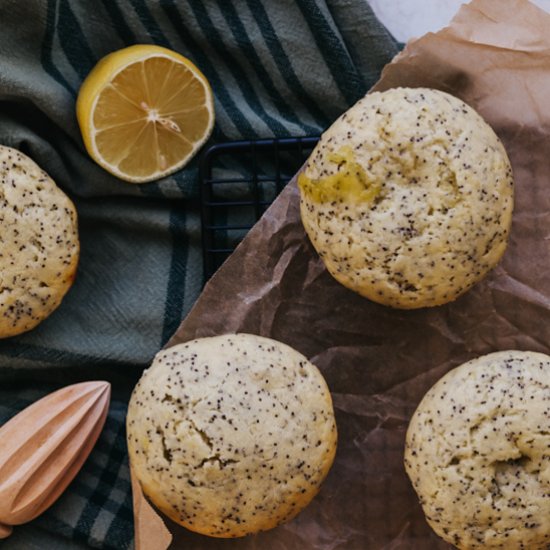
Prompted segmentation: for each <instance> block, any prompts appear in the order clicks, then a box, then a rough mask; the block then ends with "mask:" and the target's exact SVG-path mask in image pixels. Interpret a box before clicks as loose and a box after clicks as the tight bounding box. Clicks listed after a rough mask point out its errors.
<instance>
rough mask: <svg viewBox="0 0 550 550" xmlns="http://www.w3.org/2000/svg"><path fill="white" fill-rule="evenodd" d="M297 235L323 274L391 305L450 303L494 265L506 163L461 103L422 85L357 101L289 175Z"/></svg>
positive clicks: (509, 198) (507, 206) (500, 241)
mask: <svg viewBox="0 0 550 550" xmlns="http://www.w3.org/2000/svg"><path fill="white" fill-rule="evenodd" d="M298 184H299V187H300V193H301V205H300V208H301V216H302V221H303V224H304V227H305V230H306V232H307V234H308V236H309V238H310V240H311V242H312V244H313V246H314V247H315V249H316V250H317V252H318V253H319V255H320V257H321V258H322V260H323V261H324V263H325V265H326V267H327V269H328V271H329V272H330V273H331V275H332V276H333V277H334V278H335V279H336V280H338V281H339V282H340V283H342V284H343V285H344V286H346V287H348V288H350V289H352V290H354V291H356V292H358V293H359V294H361V295H363V296H365V297H367V298H369V299H371V300H373V301H375V302H378V303H380V304H384V305H389V306H392V307H396V308H405V309H409V308H420V307H427V306H437V305H440V304H444V303H446V302H449V301H452V300H454V299H455V298H457V297H458V296H460V295H461V294H462V293H464V292H466V290H468V289H469V288H470V287H471V286H472V285H473V284H474V283H476V282H477V281H479V280H480V279H482V278H483V277H484V276H485V275H486V274H487V272H488V271H489V270H491V269H492V268H493V267H494V266H495V265H496V264H497V262H498V261H499V260H500V258H501V256H502V254H503V253H504V250H505V248H506V243H507V239H508V233H509V231H510V224H511V219H512V209H513V179H512V170H511V167H510V162H509V160H508V157H507V155H506V152H505V150H504V147H503V146H502V144H501V142H500V140H499V139H498V137H497V136H496V134H495V133H494V132H493V130H492V129H491V128H490V127H489V126H488V125H487V124H486V123H485V121H484V120H483V119H482V118H481V117H480V116H479V115H478V114H477V113H476V112H475V111H474V110H473V109H472V108H471V107H469V106H468V105H466V104H465V103H464V102H462V101H461V100H459V99H457V98H456V97H453V96H451V95H449V94H446V93H443V92H440V91H437V90H430V89H424V88H418V89H409V88H397V89H391V90H388V91H386V92H382V93H380V92H375V93H371V94H368V95H367V96H365V97H364V98H363V99H361V100H360V101H359V102H358V103H357V104H356V105H354V106H353V107H352V108H351V109H349V111H347V112H346V113H344V114H343V115H342V116H341V117H340V118H339V119H338V120H337V121H336V122H335V123H334V124H333V125H332V126H331V127H330V128H329V129H328V130H327V131H326V132H325V133H324V134H323V136H322V137H321V140H320V141H319V143H318V144H317V146H316V147H315V149H314V151H313V152H312V154H311V156H310V158H309V159H308V161H307V163H306V165H305V168H304V170H303V171H302V173H301V174H300V175H299V177H298Z"/></svg>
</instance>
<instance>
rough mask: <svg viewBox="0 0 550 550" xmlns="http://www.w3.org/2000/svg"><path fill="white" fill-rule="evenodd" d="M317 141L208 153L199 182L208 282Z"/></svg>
mask: <svg viewBox="0 0 550 550" xmlns="http://www.w3.org/2000/svg"><path fill="white" fill-rule="evenodd" d="M318 140H319V138H318V137H300V138H279V139H261V140H250V141H234V142H228V143H221V144H216V145H213V146H211V147H209V148H208V149H207V150H206V151H205V152H204V154H203V155H202V158H201V162H200V170H199V181H200V199H201V229H202V252H203V265H204V281H205V282H206V281H207V280H208V279H209V278H210V277H211V276H212V275H213V274H214V272H215V271H216V270H217V269H218V267H220V265H221V264H222V263H223V262H224V260H225V259H226V258H227V257H228V256H229V254H231V252H233V250H234V249H235V248H236V246H237V245H238V244H239V242H240V241H241V240H242V239H243V237H244V236H245V235H246V233H247V232H248V230H249V229H250V228H251V227H252V226H253V225H254V224H255V223H256V222H257V221H258V220H259V219H260V217H261V215H262V214H263V213H264V211H265V210H266V209H267V208H268V207H269V205H270V204H271V203H272V202H273V200H274V199H275V198H276V197H277V195H278V194H279V193H280V192H281V191H282V189H283V188H284V187H285V185H286V184H287V183H288V182H289V181H290V180H291V179H292V177H293V176H294V174H295V173H296V172H297V171H298V169H299V168H300V167H301V166H302V164H303V163H304V162H305V160H306V159H307V157H308V156H309V154H310V153H311V151H312V149H313V148H314V147H315V145H316V143H317V141H318Z"/></svg>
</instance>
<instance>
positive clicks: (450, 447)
mask: <svg viewBox="0 0 550 550" xmlns="http://www.w3.org/2000/svg"><path fill="white" fill-rule="evenodd" d="M405 467H406V470H407V473H408V475H409V477H410V479H411V481H412V483H413V486H414V488H415V490H416V492H417V494H418V497H419V499H420V502H421V504H422V507H423V509H424V513H425V514H426V519H427V520H428V523H429V524H430V525H431V527H432V528H433V529H434V531H435V532H436V533H437V534H438V535H439V536H440V537H442V538H443V539H445V540H446V541H447V542H450V543H452V544H454V545H455V546H457V547H458V548H460V549H462V550H473V549H489V548H502V549H505V550H520V549H525V550H547V549H548V548H550V522H549V519H548V518H550V357H548V356H547V355H543V354H541V353H534V352H525V351H503V352H497V353H492V354H490V355H485V356H483V357H479V358H478V359H474V360H472V361H469V362H468V363H465V364H464V365H462V366H460V367H458V368H456V369H454V370H452V371H450V372H449V373H448V374H447V375H446V376H444V377H443V378H442V379H441V380H439V382H437V384H435V386H433V387H432V389H430V390H429V391H428V393H427V394H426V396H425V397H424V399H423V400H422V402H421V403H420V405H419V406H418V409H417V410H416V412H415V413H414V415H413V417H412V419H411V422H410V425H409V429H408V432H407V441H406V449H405Z"/></svg>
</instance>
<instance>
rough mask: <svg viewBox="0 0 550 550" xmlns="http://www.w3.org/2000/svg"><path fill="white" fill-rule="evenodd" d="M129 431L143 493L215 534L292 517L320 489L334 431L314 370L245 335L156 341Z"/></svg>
mask: <svg viewBox="0 0 550 550" xmlns="http://www.w3.org/2000/svg"><path fill="white" fill-rule="evenodd" d="M127 431H128V448H129V453H130V461H131V465H132V468H133V470H134V472H135V475H136V477H137V478H138V479H139V481H140V483H141V486H142V488H143V491H144V492H145V494H146V495H147V496H148V497H149V498H150V499H151V501H152V502H153V503H154V504H155V505H156V506H157V507H158V508H159V509H160V510H161V511H163V512H164V513H165V514H166V515H168V516H169V517H170V518H172V519H173V520H174V521H176V522H178V523H180V524H181V525H183V526H185V527H187V528H189V529H191V530H193V531H197V532H199V533H203V534H206V535H210V536H215V537H238V536H243V535H246V534H250V533H255V532H258V531H262V530H266V529H270V528H272V527H275V526H276V525H278V524H279V523H282V522H284V521H286V520H288V519H290V518H292V517H294V516H295V515H296V514H297V513H298V512H299V511H300V510H302V509H303V508H304V507H305V506H306V505H307V504H308V503H309V502H310V500H311V499H312V498H313V497H314V496H315V494H316V493H317V491H318V490H319V487H320V484H321V482H322V481H323V479H324V478H325V476H326V474H327V473H328V470H329V469H330V466H331V464H332V462H333V459H334V454H335V450H336V438H337V436H336V424H335V421H334V413H333V409H332V401H331V397H330V393H329V391H328V388H327V385H326V383H325V381H324V379H323V377H322V375H321V374H320V372H319V371H318V369H317V368H316V367H315V366H314V365H312V364H311V363H310V362H309V361H308V360H307V359H306V358H305V357H304V356H302V355H301V354H299V353H298V352H297V351H295V350H293V349H292V348H290V347H289V346H287V345H285V344H282V343H280V342H276V341H274V340H270V339H268V338H263V337H259V336H253V335H250V334H233V335H224V336H216V337H211V338H203V339H198V340H193V341H191V342H188V343H185V344H180V345H177V346H174V347H172V348H169V349H167V350H165V351H161V352H160V353H159V354H158V355H157V356H156V357H155V360H154V361H153V364H152V366H151V367H150V368H149V369H148V370H146V371H145V373H144V374H143V377H142V378H141V380H140V381H139V383H138V384H137V386H136V388H135V390H134V392H133V394H132V398H131V400H130V405H129V409H128V418H127Z"/></svg>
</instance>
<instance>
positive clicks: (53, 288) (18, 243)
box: [0, 145, 80, 338]
mask: <svg viewBox="0 0 550 550" xmlns="http://www.w3.org/2000/svg"><path fill="white" fill-rule="evenodd" d="M79 249H80V245H79V241H78V228H77V216H76V210H75V208H74V206H73V203H72V202H71V200H70V199H69V198H68V197H67V196H66V195H65V193H63V191H61V189H59V188H58V187H57V185H56V184H55V183H54V181H53V180H52V179H51V178H50V177H49V176H48V174H46V173H45V172H44V171H43V170H41V169H40V167H39V166H37V165H36V164H35V163H34V162H33V161H32V160H31V159H30V158H29V157H27V156H26V155H24V154H23V153H21V152H19V151H17V150H16V149H12V148H10V147H4V146H1V145H0V267H1V269H0V338H7V337H9V336H15V335H17V334H21V333H22V332H26V331H28V330H31V329H32V328H34V327H35V326H36V325H38V324H39V323H40V322H41V321H43V320H44V319H45V318H46V317H48V315H50V313H52V312H53V311H54V310H55V309H56V308H57V307H58V306H59V304H60V303H61V300H62V299H63V297H64V296H65V294H66V292H67V291H68V290H69V288H70V287H71V285H72V283H73V281H74V277H75V273H76V268H77V264H78V255H79Z"/></svg>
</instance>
